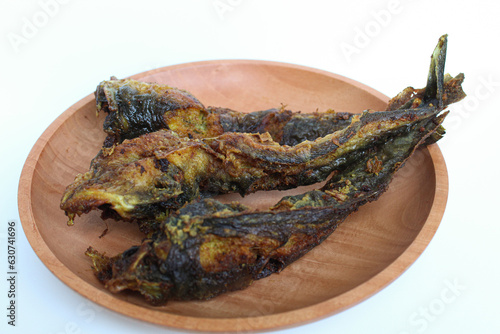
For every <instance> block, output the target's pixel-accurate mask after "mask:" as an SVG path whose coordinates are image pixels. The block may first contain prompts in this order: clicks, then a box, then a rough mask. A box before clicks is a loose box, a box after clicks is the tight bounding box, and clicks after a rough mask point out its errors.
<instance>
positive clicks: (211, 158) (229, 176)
mask: <svg viewBox="0 0 500 334" xmlns="http://www.w3.org/2000/svg"><path fill="white" fill-rule="evenodd" d="M443 46H446V37H443V38H442V39H441V40H440V45H438V47H437V48H436V50H437V51H436V52H435V54H434V56H433V59H434V58H436V57H439V56H442V55H443V53H444V52H445V51H446V48H445V47H443ZM444 58H445V57H440V58H439V59H440V61H439V62H435V61H434V60H433V62H431V70H430V72H432V73H435V72H436V71H441V72H442V71H443V70H444ZM429 77H431V78H434V79H435V80H438V79H440V80H444V78H445V77H444V76H443V75H439V76H438V75H434V76H432V74H431V75H430V76H429ZM458 78H459V79H458V80H451V79H450V80H447V82H446V83H451V82H461V81H460V76H458ZM462 78H463V76H462ZM446 83H445V82H441V83H436V84H433V83H432V82H431V85H430V86H429V88H426V89H425V90H424V94H423V97H422V99H420V98H418V97H414V98H411V99H409V97H411V96H409V97H408V96H405V97H403V98H400V99H399V100H398V101H401V100H405V99H406V100H407V102H405V103H404V105H403V106H404V107H407V106H410V109H396V110H390V111H386V112H373V113H364V114H363V115H353V116H352V117H351V119H350V125H349V126H347V127H345V128H343V129H341V130H339V131H336V132H334V133H332V134H329V135H327V136H325V137H322V138H318V139H317V140H315V141H314V142H308V141H305V142H301V143H300V144H297V145H295V146H293V147H289V146H280V145H279V144H277V143H276V142H274V141H273V140H272V138H270V137H269V136H266V135H255V134H254V135H252V134H245V133H232V132H231V133H223V134H222V135H220V136H218V137H215V138H204V139H198V140H197V139H189V138H185V137H182V138H181V137H180V136H178V135H176V134H175V133H173V132H172V131H166V130H161V131H157V132H154V133H149V134H146V135H143V136H141V137H138V138H134V139H132V140H127V141H125V142H124V143H122V144H120V145H117V146H116V147H113V148H112V150H110V153H108V154H101V155H99V156H98V157H96V159H94V161H93V164H92V167H91V171H89V172H88V173H86V174H84V175H81V176H79V177H77V179H76V181H75V182H74V183H73V184H72V185H70V186H69V187H68V189H67V190H66V192H65V194H64V195H63V199H62V201H61V208H62V209H63V210H64V211H66V212H67V214H68V216H69V217H70V222H71V221H72V218H73V217H74V215H75V214H78V215H80V214H82V213H87V212H89V211H90V210H93V209H97V208H101V209H103V208H104V209H105V210H106V211H108V213H110V214H111V215H113V216H119V217H121V218H122V219H125V220H141V219H151V218H154V216H156V215H158V214H162V213H165V212H168V211H169V210H175V209H177V208H179V207H181V206H182V205H184V204H185V203H188V202H190V201H192V200H196V199H199V198H203V197H207V196H212V195H215V194H222V193H228V192H239V193H240V194H242V195H244V194H248V193H251V192H254V191H257V190H270V189H289V188H293V187H297V186H300V185H308V184H313V183H316V182H319V181H322V180H324V179H326V178H327V177H328V176H329V175H330V173H331V172H332V171H334V170H335V169H336V168H337V167H338V166H339V165H340V164H344V163H345V162H346V161H350V162H352V161H355V159H357V156H358V155H359V154H360V152H361V153H362V152H363V151H364V150H365V149H366V148H368V147H370V145H373V144H375V143H376V142H378V141H382V142H383V141H385V140H387V138H389V137H390V136H391V135H392V134H393V133H396V132H398V131H400V130H401V129H403V130H404V129H407V128H408V127H409V126H410V125H411V124H413V123H415V122H417V121H418V120H419V119H424V118H427V117H431V116H432V115H434V114H435V113H436V112H438V111H440V110H442V109H443V108H444V107H445V106H446V103H444V102H442V101H443V100H445V99H444V94H443V91H444V92H447V94H446V95H447V99H446V102H450V101H457V100H459V99H460V98H463V96H465V94H463V91H462V90H461V88H460V87H459V86H453V89H448V90H447V89H446ZM443 87H444V88H443ZM425 92H430V93H425ZM442 134H443V129H442V128H440V129H438V130H437V131H435V132H434V134H433V136H432V137H430V138H429V139H428V140H429V142H428V143H431V142H434V141H436V140H438V139H439V138H440V136H442ZM114 213H116V214H117V215H116V214H114Z"/></svg>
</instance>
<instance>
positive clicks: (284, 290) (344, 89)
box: [18, 60, 448, 331]
mask: <svg viewBox="0 0 500 334" xmlns="http://www.w3.org/2000/svg"><path fill="white" fill-rule="evenodd" d="M132 78H134V79H140V80H144V81H154V82H159V83H164V84H168V85H171V86H175V87H178V88H182V89H186V90H188V91H190V92H191V93H192V94H194V95H195V96H196V97H197V98H198V99H200V101H202V103H204V104H205V105H206V106H221V107H228V108H232V109H235V110H239V111H244V112H251V111H255V110H263V109H268V108H273V107H280V106H281V104H285V105H286V106H287V108H288V109H291V110H294V111H299V110H301V111H302V112H305V113H309V112H314V111H316V110H318V111H320V112H322V111H326V110H327V109H330V108H333V109H335V110H336V111H339V112H340V111H347V112H361V111H362V110H364V109H368V108H370V109H374V110H383V109H385V105H386V102H387V101H388V98H387V97H386V96H384V95H383V94H381V93H379V92H377V91H375V90H373V89H371V88H369V87H367V86H365V85H362V84H360V83H357V82H355V81H353V80H350V79H347V78H344V77H341V76H338V75H335V74H331V73H328V72H324V71H320V70H315V69H310V68H306V67H302V66H297V65H290V64H282V63H274V62H265V61H246V60H229V61H228V60H223V61H207V62H199V63H190V64H182V65H177V66H171V67H166V68H160V69H156V70H153V71H149V72H145V73H141V74H138V75H135V76H133V77H132ZM96 85H97V83H96ZM104 116H105V115H99V116H98V117H96V114H95V102H94V96H93V94H91V95H89V96H87V97H85V98H84V99H82V100H81V101H79V102H77V103H76V104H75V105H73V106H72V107H70V108H69V109H68V110H66V111H65V112H64V113H63V114H62V115H61V116H60V117H59V118H58V119H57V120H56V121H54V123H53V124H51V126H50V127H49V128H48V129H47V130H46V131H45V132H44V133H43V135H42V136H41V137H40V139H39V140H38V141H37V142H36V144H35V145H34V147H33V149H32V151H31V152H30V155H29V156H28V159H27V161H26V163H25V166H24V168H23V171H22V175H21V180H20V184H19V194H18V202H19V214H20V218H21V222H22V225H23V228H24V231H25V234H26V236H27V238H28V240H29V242H30V244H31V246H32V247H33V249H34V251H35V252H36V254H37V255H38V256H39V258H40V259H41V260H42V261H43V263H44V264H45V265H46V266H47V267H48V268H49V269H50V270H51V271H52V272H53V273H54V274H55V275H56V276H57V277H58V278H59V279H61V280H62V281H63V282H64V283H65V284H67V285H68V286H70V287H71V288H72V289H74V290H75V291H77V292H79V293H80V294H81V295H83V296H85V297H86V298H88V299H90V300H92V301H94V302H96V303H98V304H100V305H102V306H104V307H107V308H109V309H112V310H114V311H117V312H120V313H122V314H125V315H128V316H131V317H134V318H137V319H141V320H144V321H149V322H152V323H156V324H160V325H164V326H169V327H173V328H182V329H188V330H200V331H253V330H255V331H261V330H267V329H276V328H282V327H289V326H293V325H299V324H303V323H306V322H310V321H313V320H317V319H319V318H322V317H326V316H329V315H332V314H334V313H337V312H340V311H342V310H344V309H346V308H348V307H351V306H353V305H355V304H357V303H359V302H361V301H362V300H365V299H366V298H368V297H370V296H371V295H373V294H374V293H376V292H377V291H380V290H381V289H382V288H384V287H385V286H386V285H388V284H389V283H390V282H392V281H393V280H394V279H396V278H397V277H398V276H399V275H401V274H402V273H403V272H404V271H405V270H406V269H407V268H408V267H409V266H410V265H411V264H412V263H413V262H414V261H415V260H416V259H417V257H418V256H419V255H420V254H421V253H422V251H423V250H424V249H425V247H426V246H427V244H428V243H429V242H430V240H431V238H432V237H433V235H434V233H435V231H436V230H437V228H438V226H439V223H440V221H441V218H442V215H443V213H444V209H445V206H446V199H447V193H448V179H447V172H446V166H445V163H444V160H443V157H442V155H441V152H440V150H439V148H438V146H437V145H432V146H430V147H428V148H424V149H420V150H419V151H418V152H417V153H416V154H415V155H414V156H413V157H412V158H411V159H410V160H409V161H408V162H407V164H406V166H405V167H404V168H403V169H401V170H400V171H399V172H398V173H397V174H396V176H395V178H394V181H393V182H392V183H391V185H390V188H389V190H388V191H387V192H386V193H385V194H384V195H382V197H381V198H380V199H379V200H378V201H377V202H374V203H370V204H368V205H366V206H364V207H362V208H361V209H360V210H359V211H358V212H356V213H355V214H353V215H351V216H350V217H349V218H348V219H347V220H346V221H345V222H344V223H343V224H342V225H341V226H340V227H339V228H338V229H337V231H336V232H334V233H333V234H332V236H330V237H329V238H328V239H327V240H326V241H325V242H324V243H323V244H321V245H320V246H318V247H317V248H315V249H313V250H312V251H311V252H310V253H308V254H307V255H305V256H304V257H303V258H302V259H300V260H298V261H297V262H295V263H293V264H292V265H291V266H289V267H288V268H287V269H285V270H284V271H283V272H282V273H280V274H279V275H272V276H271V277H269V278H266V279H263V280H260V281H257V282H255V283H254V284H253V285H252V286H250V287H249V288H248V289H245V290H243V291H237V292H233V293H229V294H226V295H223V296H220V297H217V298H214V299H212V300H210V301H200V302H170V303H168V304H167V305H166V306H162V307H152V306H150V305H148V304H147V303H145V302H144V301H143V300H142V298H140V296H137V295H136V294H134V293H121V294H111V293H110V292H108V291H107V290H105V289H104V288H103V286H102V285H101V284H100V283H99V282H98V281H97V279H96V278H95V277H94V275H93V273H92V270H91V267H90V260H89V259H88V258H87V257H86V256H85V255H84V252H85V250H86V249H87V247H88V246H89V245H92V246H93V247H95V248H96V249H99V250H100V251H105V252H106V253H107V254H109V255H114V254H116V253H118V252H121V251H124V250H126V249H128V248H129V247H130V246H131V245H134V244H138V243H139V241H140V240H141V238H142V234H141V233H140V232H139V231H138V229H137V226H136V225H135V224H129V223H123V222H115V221H112V220H107V221H103V220H102V219H101V218H100V217H99V213H97V212H92V213H90V214H88V215H84V216H82V217H77V218H76V219H75V225H74V226H72V227H68V226H67V225H66V221H67V218H66V216H65V215H64V212H63V211H62V210H60V209H59V202H60V199H61V196H62V193H63V191H64V189H65V187H66V186H67V185H68V184H70V183H71V182H72V181H73V179H74V177H75V176H76V174H77V173H81V172H85V171H87V170H88V167H89V165H90V161H91V159H92V158H93V157H94V156H95V155H96V154H97V152H98V150H99V148H100V145H101V144H102V142H103V140H104V137H105V134H104V132H103V131H102V123H103V120H104ZM311 188H314V187H311V186H310V187H301V188H298V189H293V190H290V191H272V192H258V193H255V194H252V195H249V196H247V197H245V198H241V197H240V196H239V195H225V196H220V197H219V199H221V200H222V201H231V200H239V201H241V202H243V203H244V204H246V205H249V206H253V207H256V208H267V207H269V206H270V205H272V204H274V203H276V202H277V201H278V200H279V199H280V198H281V197H283V196H284V195H289V194H297V193H301V192H304V191H306V190H308V189H311ZM106 228H109V232H108V233H107V234H106V235H105V236H104V237H102V238H99V236H100V235H101V234H102V232H103V231H104V230H105V229H106Z"/></svg>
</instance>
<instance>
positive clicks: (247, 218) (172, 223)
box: [86, 36, 464, 305]
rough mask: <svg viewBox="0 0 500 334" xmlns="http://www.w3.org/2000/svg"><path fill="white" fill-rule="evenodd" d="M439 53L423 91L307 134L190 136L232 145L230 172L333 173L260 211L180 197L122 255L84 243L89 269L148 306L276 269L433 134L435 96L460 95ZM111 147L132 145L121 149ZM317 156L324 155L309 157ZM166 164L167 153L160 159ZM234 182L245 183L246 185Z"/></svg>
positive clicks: (216, 291) (440, 101) (441, 99)
mask: <svg viewBox="0 0 500 334" xmlns="http://www.w3.org/2000/svg"><path fill="white" fill-rule="evenodd" d="M445 52H446V36H443V37H441V39H440V41H439V43H438V46H437V47H436V51H435V52H434V54H433V57H432V60H431V68H430V75H429V81H428V84H427V87H426V89H425V90H422V91H419V92H417V93H415V94H413V93H411V94H408V93H404V94H406V95H404V96H403V95H402V96H400V97H399V98H397V99H395V100H393V101H392V102H391V104H390V105H392V106H393V107H394V108H395V109H396V110H393V111H387V112H379V113H365V114H363V115H362V116H360V117H353V121H352V122H351V123H350V125H349V126H348V127H347V128H345V129H344V130H341V131H338V132H336V133H333V134H331V135H328V136H326V137H325V138H320V139H318V140H317V141H315V142H314V143H311V142H304V143H301V144H298V145H296V146H295V147H291V148H290V147H283V146H279V145H278V144H276V143H275V142H273V141H272V140H270V139H269V141H267V139H266V140H263V138H262V137H260V136H257V135H253V136H251V135H248V134H234V135H237V136H240V137H238V140H237V141H233V140H232V138H233V137H232V135H233V134H226V137H222V136H221V137H219V138H212V139H208V140H199V141H196V143H197V144H196V145H198V144H200V143H203V144H206V145H208V147H210V148H211V149H212V150H214V151H216V152H217V153H218V154H221V153H220V152H221V150H222V151H223V150H224V147H229V150H228V151H227V152H231V153H236V156H237V158H236V160H234V162H232V163H231V168H233V169H230V170H231V171H232V172H233V173H237V174H238V173H239V172H238V171H239V170H240V169H243V170H245V169H246V168H256V170H259V171H266V174H265V175H264V176H263V177H262V178H264V179H265V180H264V181H262V184H269V183H271V184H272V183H273V177H272V175H273V174H272V173H267V171H269V170H274V171H276V172H279V171H281V170H282V169H286V170H287V172H286V173H285V174H284V175H285V177H288V175H293V173H292V174H288V173H290V171H298V173H299V174H300V173H302V172H303V170H304V168H306V169H307V166H309V165H314V168H313V169H311V171H313V172H312V173H315V172H316V171H318V170H321V169H322V168H326V167H325V166H328V168H331V167H330V166H332V165H333V166H334V168H333V169H331V170H329V171H328V173H330V172H333V173H332V177H331V179H330V180H329V181H328V182H327V183H326V185H325V186H323V187H322V188H321V189H318V190H312V191H309V192H306V193H304V194H301V195H296V196H287V197H284V198H283V199H282V200H280V201H279V202H278V203H277V204H276V205H275V206H273V207H271V208H269V209H268V210H264V211H254V210H252V209H250V208H247V207H245V206H243V205H241V204H238V203H232V204H222V203H220V202H218V201H216V200H213V199H202V200H199V201H195V202H190V203H188V204H187V205H185V206H184V207H182V208H181V209H180V210H178V211H177V212H176V213H174V214H172V215H171V216H169V217H167V218H165V219H164V220H163V221H162V222H161V225H160V228H159V229H158V230H157V231H156V232H155V233H154V234H153V235H152V236H151V237H149V238H146V239H145V240H144V241H143V242H142V244H141V245H139V246H134V247H132V248H130V249H129V250H127V251H125V252H124V253H122V254H119V255H116V256H114V257H107V256H105V255H103V254H100V253H99V252H98V251H96V250H95V249H93V248H92V247H89V249H88V250H87V252H86V254H87V255H88V256H89V257H90V258H91V259H92V263H93V269H94V272H95V274H96V276H97V278H98V279H99V280H100V281H101V282H102V283H103V284H104V285H105V287H106V288H107V289H109V290H110V291H112V292H120V291H123V290H133V291H138V292H139V293H141V294H142V295H143V296H144V297H145V298H146V299H147V300H148V301H149V302H150V303H152V304H153V305H162V304H164V303H166V302H167V301H168V300H193V299H195V300H196V299H209V298H212V297H215V296H217V295H220V294H222V293H225V292H227V291H234V290H238V289H242V288H245V287H246V286H248V285H249V284H251V282H252V281H254V280H257V279H261V278H264V277H267V276H269V275H271V274H273V273H276V272H280V271H281V270H283V269H284V268H285V267H286V266H288V265H289V264H290V263H292V262H293V261H295V260H296V259H298V258H300V257H301V256H303V255H304V254H305V253H307V252H308V251H309V250H310V249H312V248H313V247H315V246H316V245H318V244H319V243H321V242H322V241H323V240H324V239H325V238H326V237H327V236H328V235H330V234H331V233H332V232H333V231H334V230H335V229H336V227H337V226H338V225H339V224H340V223H341V222H342V221H343V220H344V219H345V218H346V217H347V216H348V215H349V214H350V213H352V212H354V211H356V210H357V209H358V208H359V207H360V206H361V205H363V204H365V203H367V202H370V201H373V200H376V199H377V198H378V197H379V196H380V195H381V194H382V193H383V192H384V191H385V190H386V189H387V187H388V185H389V183H390V181H391V180H392V178H393V176H394V173H395V172H396V171H397V170H398V169H399V168H401V166H403V165H404V163H405V161H406V160H407V159H408V158H409V157H410V156H411V155H412V153H413V152H414V151H415V150H416V149H417V148H418V147H419V146H424V145H427V144H429V143H433V142H435V141H436V140H438V139H439V138H441V136H442V135H443V133H444V132H443V130H442V127H441V123H442V122H443V120H444V118H445V117H446V115H447V112H445V113H441V111H442V110H443V108H444V107H445V106H446V103H447V102H445V101H448V102H449V101H458V100H459V99H461V98H463V97H464V93H463V92H462V90H461V89H458V88H457V89H456V90H455V91H454V92H455V93H453V94H451V93H449V92H447V91H446V89H445V85H444V81H445V80H444V76H443V75H442V71H443V68H444V55H445ZM457 78H458V81H460V80H461V79H460V78H461V77H460V76H458V77H457ZM448 82H450V80H448ZM458 87H459V85H458ZM403 100H404V102H403ZM409 106H411V107H413V108H411V107H410V109H408V107H409ZM161 133H165V134H166V133H168V132H167V131H163V132H161ZM179 140H180V139H179ZM130 142H132V141H130ZM126 143H129V142H126ZM189 143H190V144H188V143H187V142H182V143H180V142H179V144H178V145H179V146H175V145H173V147H172V149H171V151H169V152H175V151H176V147H181V148H184V149H186V150H187V151H185V152H184V153H182V154H179V155H178V156H182V155H186V156H189V157H191V156H192V151H191V148H192V147H193V146H196V145H194V144H192V143H194V142H192V141H191V142H189ZM240 143H243V144H240ZM226 145H227V146H226ZM259 145H260V146H259ZM197 147H200V146H197ZM259 147H260V148H261V149H263V151H259ZM117 148H118V147H117ZM115 150H116V148H115ZM217 150H219V151H217ZM186 152H187V154H186ZM264 153H265V154H264ZM121 154H124V155H126V154H134V153H129V152H127V150H124V152H122V153H121ZM332 154H333V155H334V156H335V159H331V156H330V155H332ZM246 156H248V157H251V160H249V161H251V163H252V165H250V166H247V165H246V161H247V160H246V158H243V159H242V157H246ZM162 157H164V156H163V155H162ZM325 157H328V158H326V160H327V163H325V164H321V163H319V162H318V161H323V160H324V159H325ZM118 160H119V159H118ZM230 161H232V160H230ZM235 162H238V163H236V164H235ZM118 165H120V164H119V163H118ZM171 165H172V163H171V161H170V160H169V163H168V164H166V166H167V168H168V167H169V166H171ZM297 166H300V167H297ZM176 167H177V168H179V166H178V165H176ZM242 167H245V168H242ZM146 172H147V171H146ZM146 172H144V173H146ZM252 173H253V171H252ZM252 173H250V175H253V174H252ZM228 175H230V176H229V177H233V176H234V175H231V173H228ZM304 175H308V173H305V174H304ZM283 177H284V176H283V175H280V178H283ZM305 177H306V178H307V177H308V176H305ZM258 180H260V179H258ZM258 180H253V179H252V182H251V183H250V184H251V185H253V184H255V182H257V184H258V183H259V182H261V181H258ZM199 184H201V183H199ZM280 186H281V184H279V183H277V184H274V185H273V187H280ZM199 189H202V187H200V188H199ZM244 189H247V190H248V189H250V187H249V186H248V184H246V188H244Z"/></svg>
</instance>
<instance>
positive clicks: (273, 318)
mask: <svg viewBox="0 0 500 334" xmlns="http://www.w3.org/2000/svg"><path fill="white" fill-rule="evenodd" d="M224 64H232V65H234V64H252V65H270V66H280V67H286V68H289V69H295V70H302V71H307V72H314V73H316V74H321V75H325V76H328V77H330V78H334V79H337V80H341V81H344V82H346V83H348V84H350V85H354V86H356V87H358V88H361V89H363V90H365V91H367V92H368V93H369V94H372V95H374V96H376V97H378V98H381V99H384V100H387V101H388V100H389V97H387V96H386V95H384V94H382V93H381V92H379V91H377V90H375V89H374V88H372V87H370V86H367V85H365V84H363V83H360V82H358V81H355V80H353V79H350V78H347V77H344V76H342V75H339V74H335V73H331V72H328V71H324V70H320V69H316V68H312V67H307V66H303V65H297V64H291V63H285V62H276V61H268V60H246V59H227V60H224V59H222V60H206V61H197V62H188V63H182V64H176V65H171V66H165V67H160V68H157V69H153V70H149V71H145V72H140V73H137V74H134V75H132V76H130V77H129V78H132V79H140V78H141V77H146V76H149V75H153V74H156V73H160V72H164V71H171V70H177V69H183V68H187V67H198V66H213V65H224ZM92 99H94V94H93V93H91V94H89V95H87V96H85V97H84V98H82V99H80V100H79V101H78V102H76V103H74V104H73V105H71V106H70V107H69V108H68V109H66V110H65V111H64V112H63V113H61V114H60V115H59V116H58V117H57V118H56V119H55V120H54V121H53V122H52V123H51V124H50V125H49V126H48V127H47V129H46V130H45V131H44V132H43V133H42V135H41V136H40V137H39V138H38V139H37V141H36V142H35V144H34V146H33V148H32V149H31V150H30V152H29V154H28V157H27V158H26V160H25V163H24V165H23V168H22V171H21V175H20V180H19V186H18V196H17V200H18V210H19V217H20V220H21V225H22V227H23V230H24V233H25V235H26V238H27V239H28V242H29V244H30V246H31V247H32V249H33V251H34V252H35V254H36V255H37V257H38V258H39V259H40V260H41V261H42V263H43V264H44V265H45V266H46V267H47V268H48V269H49V270H50V271H51V272H52V274H54V276H56V277H57V278H58V279H59V280H60V281H62V282H63V283H64V284H65V285H66V286H68V287H70V288H71V289H72V290H74V291H75V292H77V293H78V294H80V295H81V296H83V297H85V298H86V299H89V300H91V301H93V302H95V303H96V304H98V305H100V306H102V307H105V308H107V309H109V310H112V311H114V312H117V313H119V314H122V315H126V316H129V317H131V318H135V319H138V320H141V321H147V322H150V323H154V324H157V325H162V326H166V327H170V328H174V329H184V330H195V331H210V332H227V331H234V330H243V331H266V330H274V329H284V328H290V327H294V326H300V325H304V324H306V323H310V322H313V321H317V320H319V319H323V318H326V317H329V316H332V315H334V314H337V313H340V312H342V311H344V310H346V309H348V308H350V307H353V306H355V305H357V304H359V303H360V302H362V301H364V300H366V299H368V298H370V297H371V296H373V295H374V294H376V293H377V292H379V291H381V290H382V289H384V288H385V287H386V286H388V285H389V284H390V283H392V282H393V281H394V280H396V279H397V278H398V277H400V276H401V275H402V274H403V273H404V272H405V271H406V270H407V269H408V268H409V267H410V266H411V265H412V264H413V263H414V262H415V261H416V260H417V258H418V257H419V256H420V255H421V254H422V253H423V251H424V250H425V249H426V248H427V246H428V244H429V243H430V241H431V240H432V238H433V236H434V235H435V233H436V231H437V229H438V227H439V225H440V222H441V220H442V217H443V215H444V211H445V207H446V202H447V198H448V187H449V185H448V173H447V169H446V164H445V161H444V157H443V155H442V153H441V151H440V149H439V147H438V145H437V144H433V145H430V146H427V147H426V148H424V149H427V150H428V152H429V157H430V159H431V162H432V164H433V167H434V180H435V184H436V186H435V192H434V198H433V201H432V205H431V207H430V209H429V214H428V216H427V219H426V221H425V222H423V224H422V228H421V229H420V231H419V232H418V234H417V235H416V236H415V238H414V240H413V241H412V242H411V243H410V244H409V246H408V247H407V248H406V249H405V250H404V251H403V252H402V253H401V254H400V255H399V256H398V257H397V258H396V259H394V260H393V261H392V262H391V263H389V264H388V265H387V266H386V267H385V268H384V269H383V270H382V271H380V272H379V273H377V274H376V275H374V276H373V277H371V278H370V279H368V280H367V281H365V282H363V283H361V284H359V285H357V286H356V287H354V288H353V289H351V290H348V291H346V292H344V293H342V294H340V295H338V296H335V297H333V298H330V299H328V300H325V301H323V302H320V303H316V304H313V305H310V306H306V307H302V308H298V309H295V310H291V311H286V312H281V313H276V314H270V315H262V316H256V317H238V318H203V317H191V316H185V315H177V314H171V313H165V312H161V311H158V310H154V309H149V308H144V307H142V306H139V305H135V304H132V303H129V302H126V301H124V300H121V299H118V298H115V297H113V296H112V295H110V294H108V293H106V292H104V291H102V290H99V289H96V288H95V287H94V286H93V285H91V284H90V283H88V282H86V281H85V280H83V279H82V278H81V277H79V276H77V275H76V274H75V273H73V272H72V271H71V270H70V269H69V268H67V267H66V266H65V265H64V264H63V263H62V262H61V261H60V260H59V259H58V258H57V256H56V255H55V254H54V253H53V252H52V250H51V249H50V248H49V246H48V245H47V244H46V243H45V242H44V239H43V237H42V236H41V234H40V232H39V230H38V226H37V223H36V222H35V219H34V215H33V210H32V207H31V191H32V180H33V177H34V172H35V168H36V165H37V162H38V159H39V157H40V155H41V154H42V152H43V150H44V148H45V147H46V144H47V143H48V141H49V140H50V138H51V137H52V136H53V135H54V134H55V132H56V131H57V129H59V127H60V126H61V125H62V124H63V123H64V122H65V121H66V120H67V119H68V118H70V117H71V116H72V115H73V114H74V113H75V112H77V111H78V110H79V109H80V108H81V107H82V106H84V105H85V104H87V103H89V102H91V101H92ZM76 286H78V290H77V289H76ZM361 292H362V293H361ZM167 315H168V316H167ZM248 319H252V320H254V321H252V322H254V323H255V322H256V321H257V320H258V321H257V325H255V326H249V324H250V321H248Z"/></svg>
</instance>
